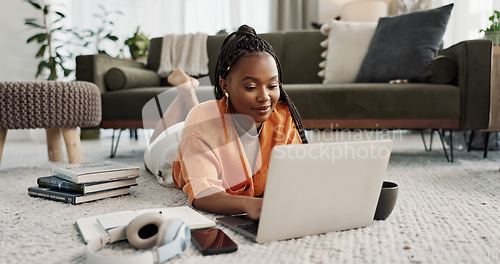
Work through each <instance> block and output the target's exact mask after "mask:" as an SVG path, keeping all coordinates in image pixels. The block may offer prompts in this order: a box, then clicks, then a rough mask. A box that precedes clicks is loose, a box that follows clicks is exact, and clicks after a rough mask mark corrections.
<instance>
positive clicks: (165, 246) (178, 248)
mask: <svg viewBox="0 0 500 264" xmlns="http://www.w3.org/2000/svg"><path fill="white" fill-rule="evenodd" d="M125 238H127V240H128V241H129V243H130V244H132V246H134V247H136V248H139V249H144V248H150V247H154V248H153V250H151V251H147V252H144V253H140V254H135V255H124V256H103V255H100V254H98V253H97V251H99V250H100V249H102V248H103V247H104V246H105V245H106V244H110V243H113V242H116V241H119V240H123V239H125ZM190 241H191V231H190V230H189V227H188V226H187V225H186V224H185V223H184V222H183V221H182V220H180V219H170V220H165V218H164V217H163V216H162V215H161V214H159V213H145V214H142V215H140V216H138V217H136V218H135V219H133V220H132V221H130V223H129V224H128V225H127V226H125V227H119V228H115V229H112V230H111V231H109V232H108V233H107V234H106V235H104V236H102V237H101V238H98V239H94V240H92V241H90V242H89V243H88V244H87V249H86V251H87V261H88V263H98V264H101V263H102V264H114V263H116V264H118V263H120V264H123V263H131V264H132V263H162V262H165V261H167V260H169V259H171V258H173V257H175V256H178V255H180V254H182V253H183V252H184V251H186V249H187V247H188V245H189V243H190Z"/></svg>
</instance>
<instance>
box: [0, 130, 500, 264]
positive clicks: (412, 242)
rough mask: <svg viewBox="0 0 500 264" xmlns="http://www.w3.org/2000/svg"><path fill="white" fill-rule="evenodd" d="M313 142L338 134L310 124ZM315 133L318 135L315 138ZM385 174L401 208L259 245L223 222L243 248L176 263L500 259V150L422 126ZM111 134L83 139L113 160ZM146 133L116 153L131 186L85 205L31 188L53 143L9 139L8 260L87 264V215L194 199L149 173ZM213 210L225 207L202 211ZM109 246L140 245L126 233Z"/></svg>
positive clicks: (1, 251)
mask: <svg viewBox="0 0 500 264" xmlns="http://www.w3.org/2000/svg"><path fill="white" fill-rule="evenodd" d="M308 135H309V136H310V137H311V136H313V140H312V141H329V140H336V138H335V137H332V136H330V137H328V138H327V136H326V135H325V134H324V133H316V134H314V133H309V134H308ZM314 136H316V137H314ZM391 137H393V139H394V143H395V146H394V151H393V153H392V156H391V159H390V162H389V167H388V170H387V175H386V177H385V178H386V180H390V181H394V182H396V183H398V184H399V186H400V189H399V197H398V201H397V205H396V207H395V209H394V211H393V213H392V215H391V216H390V217H389V218H388V219H387V220H385V221H374V222H373V224H372V225H371V226H369V227H366V228H359V229H354V230H348V231H341V232H331V233H327V234H322V235H316V236H308V237H303V238H299V239H292V240H287V241H281V242H271V243H267V244H263V245H260V244H256V243H253V242H251V241H249V240H247V239H246V238H244V237H242V236H240V235H238V234H236V233H235V232H232V231H231V230H229V229H227V228H225V227H223V226H219V227H220V228H222V229H223V230H224V231H225V232H226V233H227V234H228V235H229V236H230V237H231V238H233V240H234V241H235V242H236V243H237V244H238V245H239V249H238V251H237V252H235V253H230V254H224V255H215V256H202V255H201V254H200V253H199V252H198V251H197V250H196V249H195V248H194V246H193V245H191V246H190V247H189V248H188V250H187V252H186V253H185V254H183V255H182V256H180V257H178V258H175V259H173V260H171V261H170V262H172V263H249V262H252V263H499V262H500V249H498V245H500V211H499V208H498V206H499V204H498V198H499V197H500V172H499V170H498V169H499V166H500V153H498V152H497V151H490V152H489V154H488V158H486V159H483V158H482V152H480V151H473V152H465V151H463V150H456V151H455V162H453V163H449V162H447V161H446V159H445V158H444V155H443V152H442V149H441V148H440V145H439V141H437V140H435V142H434V146H433V147H434V149H433V150H432V151H431V152H425V151H424V149H423V145H422V142H421V139H420V135H418V134H405V133H403V134H398V135H392V136H391ZM110 144H111V138H110V136H109V133H104V135H101V139H100V140H85V141H83V152H84V158H85V160H86V161H96V160H102V159H107V158H108V156H109V152H110ZM144 147H145V141H144V140H142V139H141V138H140V139H139V141H134V140H130V139H129V138H128V137H125V138H124V137H123V136H122V140H121V142H120V145H119V147H118V153H117V157H116V158H115V160H117V161H120V162H126V163H129V164H133V165H137V166H139V167H140V168H141V170H140V176H141V177H140V178H139V180H138V182H139V185H138V186H136V187H133V188H132V189H131V194H130V195H128V196H123V197H119V198H111V199H104V200H101V201H97V202H91V203H86V204H81V205H69V204H64V203H60V202H54V201H48V200H44V199H40V198H32V197H30V196H28V191H27V189H28V187H30V186H34V185H36V179H37V178H38V177H40V176H46V175H48V174H49V171H50V166H51V163H49V162H48V161H47V153H46V146H45V144H44V143H40V142H34V141H31V140H25V141H19V140H14V141H9V138H8V139H7V142H6V144H5V148H4V152H3V159H2V161H1V164H0V179H1V182H2V184H1V185H0V208H1V209H0V210H1V214H0V230H1V231H0V262H2V263H85V260H86V259H85V244H84V243H83V242H82V240H81V238H80V236H79V234H78V232H77V230H76V228H75V225H74V223H75V220H76V219H78V218H80V217H86V216H92V215H98V214H103V213H108V212H114V211H121V210H138V209H146V208H157V207H169V206H182V205H188V202H187V197H186V195H185V194H183V193H182V192H181V191H180V190H177V189H171V188H166V187H162V186H160V185H159V184H157V182H156V179H155V178H154V177H153V176H152V175H150V174H149V173H147V172H146V171H145V169H144V166H143V160H142V155H143V152H144ZM202 214H204V215H206V216H207V217H209V218H211V219H215V217H217V215H213V214H208V213H203V212H202ZM103 251H104V252H103V253H104V254H108V255H109V254H128V253H132V252H135V250H133V249H131V248H130V247H129V245H128V244H127V243H126V242H120V243H118V244H117V245H115V246H114V247H110V248H107V249H105V250H103Z"/></svg>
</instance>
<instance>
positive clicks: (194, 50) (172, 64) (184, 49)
mask: <svg viewBox="0 0 500 264" xmlns="http://www.w3.org/2000/svg"><path fill="white" fill-rule="evenodd" d="M207 37H208V35H207V34H205V33H196V34H184V35H178V34H168V35H165V36H164V37H163V42H162V48H161V57H160V67H159V68H158V74H159V75H160V77H167V76H168V74H169V73H170V71H171V70H172V69H174V68H181V69H183V70H184V71H185V72H186V73H187V74H189V75H192V76H199V75H205V74H208V54H207Z"/></svg>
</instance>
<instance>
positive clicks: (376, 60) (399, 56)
mask: <svg viewBox="0 0 500 264" xmlns="http://www.w3.org/2000/svg"><path fill="white" fill-rule="evenodd" d="M452 8H453V4H449V5H446V6H443V7H440V8H435V9H431V10H425V11H419V12H413V13H409V14H404V15H399V16H394V17H383V18H380V20H379V22H378V26H377V29H376V30H375V34H374V35H373V38H372V41H371V43H370V47H369V48H368V52H367V54H366V57H365V59H364V60H363V63H362V64H361V68H360V70H359V73H358V75H357V77H356V82H388V81H390V80H394V79H408V80H413V79H417V78H426V77H428V76H429V75H430V73H431V72H430V69H429V65H430V62H431V60H432V58H433V57H434V56H435V55H436V54H437V51H438V48H439V44H440V42H441V40H442V38H443V35H444V32H445V30H446V25H447V24H448V19H449V17H450V12H451V10H452Z"/></svg>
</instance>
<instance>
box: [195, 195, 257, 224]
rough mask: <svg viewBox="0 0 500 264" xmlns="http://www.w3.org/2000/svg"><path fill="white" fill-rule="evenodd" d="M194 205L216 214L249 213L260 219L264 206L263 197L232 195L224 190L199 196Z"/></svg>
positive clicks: (253, 217)
mask: <svg viewBox="0 0 500 264" xmlns="http://www.w3.org/2000/svg"><path fill="white" fill-rule="evenodd" d="M193 206H194V207H196V208H197V209H199V210H203V211H207V212H209V213H214V214H226V215H233V214H241V213H247V215H248V217H249V218H251V219H254V220H258V219H259V218H260V210H261V208H262V198H258V197H249V196H241V195H231V194H229V193H226V192H223V191H218V192H215V193H212V194H210V195H206V196H205V195H202V196H200V197H198V196H197V197H196V198H195V199H194V201H193Z"/></svg>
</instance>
